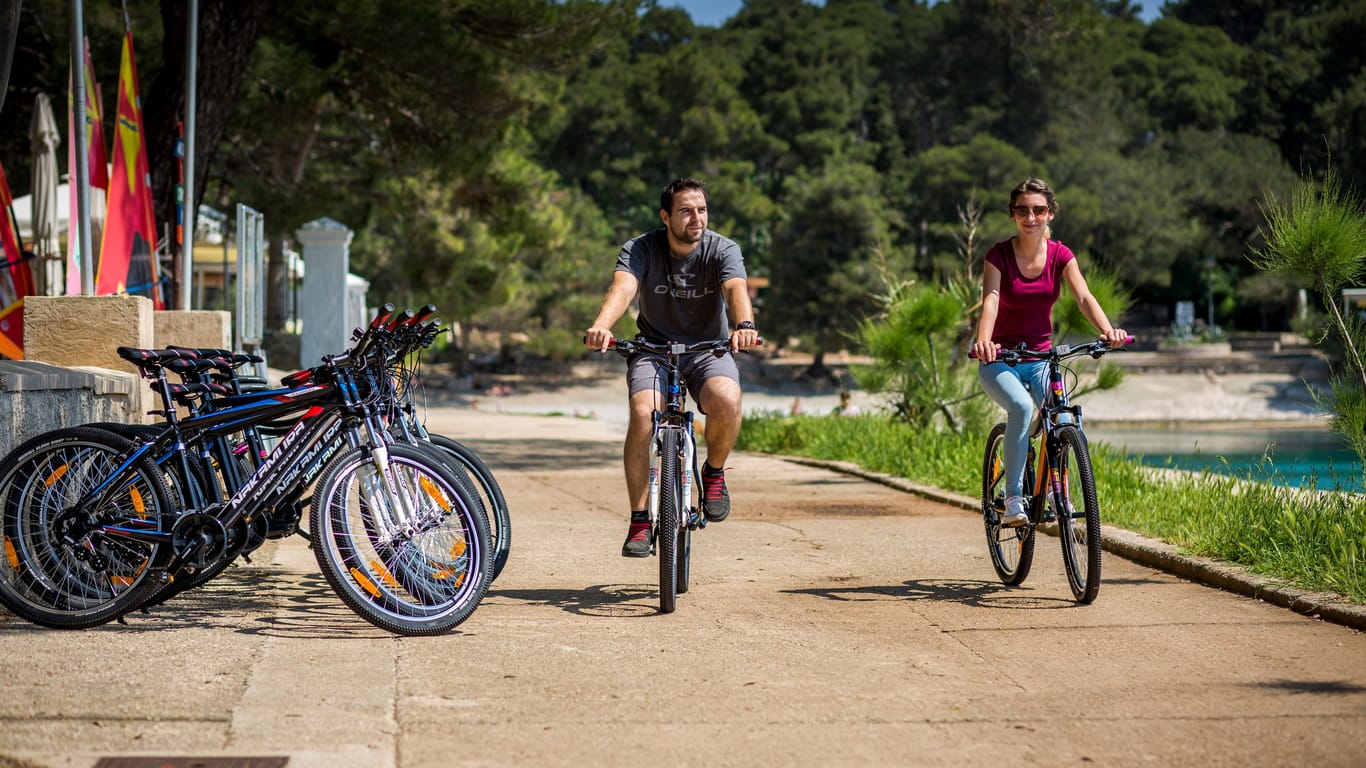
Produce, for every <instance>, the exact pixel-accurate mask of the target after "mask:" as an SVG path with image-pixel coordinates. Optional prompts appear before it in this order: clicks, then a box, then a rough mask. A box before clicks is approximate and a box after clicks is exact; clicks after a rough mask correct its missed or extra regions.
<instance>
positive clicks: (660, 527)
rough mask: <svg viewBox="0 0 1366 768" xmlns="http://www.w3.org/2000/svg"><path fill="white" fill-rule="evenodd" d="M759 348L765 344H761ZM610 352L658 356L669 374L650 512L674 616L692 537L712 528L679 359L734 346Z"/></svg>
mask: <svg viewBox="0 0 1366 768" xmlns="http://www.w3.org/2000/svg"><path fill="white" fill-rule="evenodd" d="M759 343H761V344H762V343H763V341H762V339H761V340H760V341H759ZM608 349H612V350H614V351H616V352H617V354H619V355H621V356H622V357H630V356H631V355H635V354H646V355H653V356H656V357H658V358H659V359H660V361H661V363H662V364H663V368H664V371H665V373H664V375H663V379H664V380H663V381H662V382H661V385H662V387H661V389H662V391H663V393H664V407H663V408H661V409H656V410H655V411H654V414H653V427H652V433H651V439H650V444H651V446H652V448H651V451H652V454H653V462H652V464H651V467H650V486H649V488H650V495H649V505H648V511H649V515H650V530H651V553H652V554H654V555H656V556H658V557H659V610H660V612H661V613H673V611H674V609H675V608H676V606H677V599H678V595H681V594H683V593H685V592H687V591H688V581H689V578H690V576H691V562H690V560H691V557H692V532H693V531H695V530H698V529H700V528H705V527H706V525H707V520H706V517H704V516H703V515H702V512H701V509H700V507H698V505H697V504H695V503H694V499H693V489H694V488H696V487H698V480H699V478H700V477H701V475H700V474H699V467H698V464H697V438H696V435H695V433H694V431H693V413H692V411H689V410H688V409H687V403H686V401H687V394H686V391H685V389H684V387H683V377H682V373H681V372H680V370H679V357H680V356H681V355H685V354H688V353H692V352H710V353H712V354H714V355H716V356H717V357H720V356H722V355H724V354H726V353H727V352H729V351H730V340H729V339H717V340H713V341H699V342H694V343H691V344H684V343H680V342H666V343H663V344H660V343H655V342H651V341H646V340H645V339H612V341H611V343H610V344H609V345H608Z"/></svg>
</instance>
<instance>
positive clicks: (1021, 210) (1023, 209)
mask: <svg viewBox="0 0 1366 768" xmlns="http://www.w3.org/2000/svg"><path fill="white" fill-rule="evenodd" d="M1031 211H1032V212H1033V213H1034V218H1036V219H1042V218H1043V217H1044V214H1046V213H1048V206H1046V205H1034V206H1029V205H1016V206H1012V207H1011V209H1010V212H1011V213H1012V214H1014V215H1015V216H1018V217H1019V218H1021V219H1027V218H1029V214H1030V212H1031Z"/></svg>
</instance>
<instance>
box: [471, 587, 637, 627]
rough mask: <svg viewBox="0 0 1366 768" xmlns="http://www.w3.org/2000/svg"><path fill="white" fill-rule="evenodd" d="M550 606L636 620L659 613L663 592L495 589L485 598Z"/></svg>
mask: <svg viewBox="0 0 1366 768" xmlns="http://www.w3.org/2000/svg"><path fill="white" fill-rule="evenodd" d="M490 598H506V599H508V600H518V601H521V602H524V603H531V604H533V605H548V606H551V607H554V608H559V609H561V610H563V611H565V612H567V613H572V614H575V615H579V616H599V617H604V618H617V619H621V618H636V617H641V616H653V615H655V614H657V613H658V612H659V611H658V598H659V590H658V589H657V588H655V587H643V586H640V585H635V584H598V585H594V586H590V587H584V588H583V589H491V590H489V593H488V595H487V596H486V597H485V598H484V599H485V600H488V599H490Z"/></svg>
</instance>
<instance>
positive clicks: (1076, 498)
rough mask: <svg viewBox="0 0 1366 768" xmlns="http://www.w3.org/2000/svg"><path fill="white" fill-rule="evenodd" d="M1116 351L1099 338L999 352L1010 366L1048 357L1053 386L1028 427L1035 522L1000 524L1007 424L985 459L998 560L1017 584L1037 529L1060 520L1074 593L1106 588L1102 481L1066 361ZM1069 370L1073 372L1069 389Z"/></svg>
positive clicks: (1090, 597)
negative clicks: (1071, 399) (1099, 496)
mask: <svg viewBox="0 0 1366 768" xmlns="http://www.w3.org/2000/svg"><path fill="white" fill-rule="evenodd" d="M1130 341H1132V337H1131V338H1130ZM1110 351H1113V350H1112V348H1111V347H1110V345H1109V344H1108V343H1107V342H1105V341H1104V340H1098V341H1092V342H1087V343H1085V344H1077V345H1072V346H1068V345H1061V346H1057V347H1053V348H1052V349H1049V350H1046V351H1042V352H1038V351H1033V350H1028V349H1024V348H1023V347H1021V348H1019V349H1003V350H1001V351H1000V352H998V353H997V356H996V359H997V360H998V361H999V362H1003V363H1005V364H1006V365H1016V364H1018V363H1020V362H1024V361H1029V360H1043V361H1046V362H1047V365H1048V389H1047V391H1046V392H1045V393H1044V398H1043V403H1042V404H1041V405H1040V407H1039V410H1038V415H1037V416H1036V417H1035V419H1034V423H1033V425H1032V426H1031V427H1030V433H1029V434H1030V443H1029V453H1028V458H1027V460H1026V461H1025V468H1024V472H1025V475H1024V491H1025V495H1026V497H1027V499H1028V503H1029V521H1028V522H1026V523H1025V524H1024V525H1021V526H1015V527H1005V526H1002V525H1001V514H1002V513H1003V512H1004V511H1005V485H1006V484H1005V479H1006V478H1005V460H1004V444H1005V433H1006V425H1005V424H1004V423H1000V424H997V425H996V426H994V427H992V428H991V432H990V433H989V434H988V435H987V447H986V452H985V455H984V457H983V461H982V520H983V523H984V524H985V526H986V537H987V549H988V550H989V551H990V553H991V564H992V566H993V567H994V568H995V570H996V575H997V576H999V577H1000V579H1001V581H1002V582H1004V583H1005V584H1008V585H1011V586H1015V585H1018V584H1021V583H1023V582H1024V580H1025V578H1026V577H1028V576H1029V571H1030V568H1031V567H1032V565H1033V563H1034V541H1035V539H1034V533H1035V531H1036V529H1037V528H1038V527H1039V526H1040V525H1043V524H1045V523H1053V522H1056V523H1057V526H1058V538H1059V539H1060V540H1061V542H1062V560H1063V565H1064V567H1065V568H1066V570H1067V582H1068V585H1069V586H1070V587H1071V589H1072V596H1073V598H1075V599H1076V600H1077V601H1078V602H1081V603H1090V602H1092V601H1094V600H1095V599H1096V595H1097V593H1098V592H1099V591H1100V565H1101V537H1100V506H1099V502H1098V501H1097V496H1096V481H1095V475H1094V474H1093V473H1092V468H1091V454H1090V451H1089V449H1088V447H1087V442H1086V435H1085V433H1084V432H1083V431H1082V418H1081V406H1078V405H1072V404H1071V403H1070V402H1069V400H1068V398H1069V396H1070V394H1071V392H1072V389H1074V388H1075V386H1076V377H1075V374H1074V373H1073V372H1072V370H1071V369H1070V368H1068V367H1067V366H1066V365H1064V364H1063V362H1064V361H1065V360H1068V359H1071V358H1074V357H1080V356H1083V355H1086V356H1090V357H1092V358H1097V359H1098V358H1100V357H1101V356H1103V355H1104V354H1105V353H1107V352H1110ZM1068 375H1071V376H1072V385H1071V386H1070V387H1069V386H1068V384H1067V381H1066V377H1067V376H1068ZM1078 505H1079V506H1078Z"/></svg>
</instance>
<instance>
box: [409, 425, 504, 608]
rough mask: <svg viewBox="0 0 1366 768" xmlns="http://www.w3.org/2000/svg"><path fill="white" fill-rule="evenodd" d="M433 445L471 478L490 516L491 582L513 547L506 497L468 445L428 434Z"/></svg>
mask: <svg viewBox="0 0 1366 768" xmlns="http://www.w3.org/2000/svg"><path fill="white" fill-rule="evenodd" d="M429 439H430V440H431V442H432V445H435V446H436V447H438V448H440V449H441V450H443V451H445V452H447V453H449V454H450V455H451V456H452V457H453V458H454V459H455V460H456V461H457V462H458V463H460V464H461V465H462V466H463V467H464V468H465V470H466V471H467V472H468V473H469V474H470V476H471V477H473V478H474V484H475V487H476V490H477V491H478V492H479V495H480V496H481V497H483V501H484V509H485V510H486V511H487V512H488V516H489V538H490V539H492V541H493V575H492V576H490V577H489V580H490V581H492V580H494V579H496V578H498V574H500V573H502V572H503V566H505V565H507V561H508V552H509V551H510V550H511V549H512V516H511V515H510V514H509V512H508V504H507V500H506V499H504V498H503V489H502V488H500V487H499V486H498V481H497V480H496V479H495V478H494V476H493V472H491V471H490V470H489V468H488V466H487V465H485V464H484V462H483V461H482V460H480V458H479V456H478V455H477V454H475V452H474V451H472V450H470V449H469V447H467V446H465V445H462V444H461V443H459V442H457V441H455V440H453V439H451V438H449V437H446V436H444V435H429Z"/></svg>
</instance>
